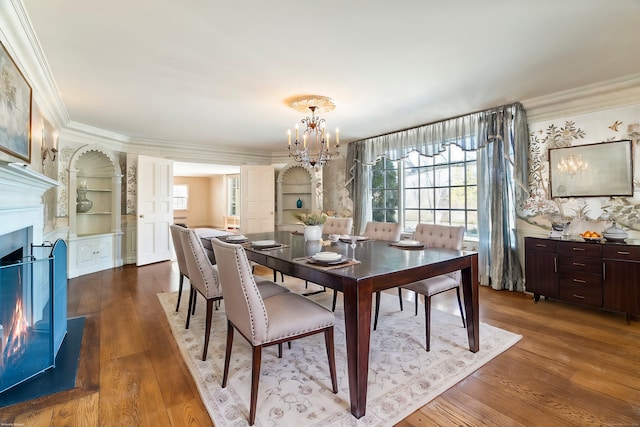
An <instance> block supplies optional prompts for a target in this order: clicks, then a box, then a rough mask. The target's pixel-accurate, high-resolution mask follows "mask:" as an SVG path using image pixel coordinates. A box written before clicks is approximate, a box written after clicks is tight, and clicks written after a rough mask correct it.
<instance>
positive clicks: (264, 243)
mask: <svg viewBox="0 0 640 427" xmlns="http://www.w3.org/2000/svg"><path fill="white" fill-rule="evenodd" d="M250 246H251V248H253V249H258V250H261V251H268V250H271V249H280V248H284V247H286V245H283V244H282V243H280V242H278V241H277V240H254V241H252V242H251V244H250Z"/></svg>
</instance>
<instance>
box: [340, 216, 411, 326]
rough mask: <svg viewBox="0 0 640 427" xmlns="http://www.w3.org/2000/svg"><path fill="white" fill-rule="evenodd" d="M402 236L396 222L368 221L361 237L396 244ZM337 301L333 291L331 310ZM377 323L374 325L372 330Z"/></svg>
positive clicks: (378, 296)
mask: <svg viewBox="0 0 640 427" xmlns="http://www.w3.org/2000/svg"><path fill="white" fill-rule="evenodd" d="M401 234H402V225H401V224H400V223H397V222H378V221H369V222H367V224H366V225H365V227H364V232H363V233H362V235H363V236H365V237H368V238H370V239H374V240H385V241H389V242H397V241H398V240H400V235H401ZM337 301H338V291H336V290H335V289H334V290H333V303H332V304H331V310H333V311H336V303H337ZM376 301H377V302H378V304H379V301H380V293H379V292H377V293H376ZM376 325H377V322H375V323H374V329H375V326H376Z"/></svg>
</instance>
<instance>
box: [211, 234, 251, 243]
mask: <svg viewBox="0 0 640 427" xmlns="http://www.w3.org/2000/svg"><path fill="white" fill-rule="evenodd" d="M218 239H220V240H222V241H224V242H227V243H246V242H248V241H249V239H248V238H247V236H245V235H243V234H232V235H230V236H221V237H218Z"/></svg>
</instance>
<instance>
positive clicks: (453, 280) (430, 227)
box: [375, 224, 466, 351]
mask: <svg viewBox="0 0 640 427" xmlns="http://www.w3.org/2000/svg"><path fill="white" fill-rule="evenodd" d="M413 238H414V239H415V240H418V241H420V242H422V243H424V244H425V245H426V246H428V247H436V248H444V249H455V250H460V249H462V242H463V240H464V227H451V226H446V225H437V224H418V225H417V226H416V231H415V233H414V234H413ZM460 278H461V274H460V271H454V272H452V273H447V274H443V275H440V276H436V277H430V278H428V279H424V280H419V281H417V282H413V283H410V284H408V285H404V286H401V287H399V288H398V298H399V299H400V304H401V307H402V289H408V290H410V291H413V292H415V293H416V296H415V315H416V316H417V315H418V295H424V318H425V327H426V346H425V347H426V350H427V351H429V350H430V349H431V345H430V344H431V337H430V329H431V297H432V296H434V295H436V294H439V293H442V292H446V291H451V290H453V289H455V290H456V294H457V297H458V307H459V309H460V316H461V317H462V327H463V328H464V327H466V323H465V319H464V310H463V309H462V300H461V298H460V287H461V280H460ZM378 310H379V304H376V313H375V318H376V321H377V319H378Z"/></svg>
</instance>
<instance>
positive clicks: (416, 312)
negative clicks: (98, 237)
mask: <svg viewBox="0 0 640 427" xmlns="http://www.w3.org/2000/svg"><path fill="white" fill-rule="evenodd" d="M414 294H416V295H415V301H414V305H415V311H414V313H413V315H414V316H417V315H418V300H419V299H420V294H419V293H417V292H414ZM424 299H425V303H426V299H427V297H426V296H425V297H424Z"/></svg>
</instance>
